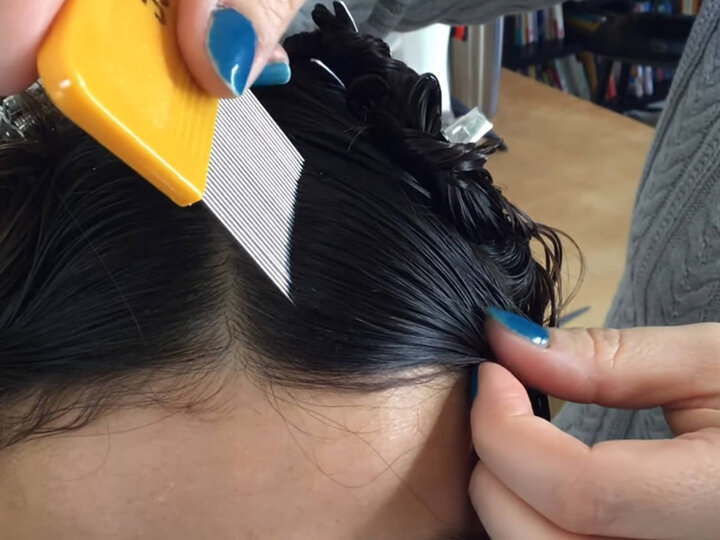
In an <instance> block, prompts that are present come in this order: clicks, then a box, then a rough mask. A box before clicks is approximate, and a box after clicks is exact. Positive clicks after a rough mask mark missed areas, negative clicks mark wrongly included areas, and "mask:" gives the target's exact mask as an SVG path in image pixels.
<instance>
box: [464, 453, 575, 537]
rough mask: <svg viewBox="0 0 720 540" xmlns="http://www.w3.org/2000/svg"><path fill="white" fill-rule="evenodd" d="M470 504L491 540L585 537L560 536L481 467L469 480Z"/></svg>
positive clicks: (573, 535)
mask: <svg viewBox="0 0 720 540" xmlns="http://www.w3.org/2000/svg"><path fill="white" fill-rule="evenodd" d="M470 500H471V501H472V504H473V507H474V508H475V512H477V515H478V517H479V518H480V521H481V522H482V524H483V527H484V528H485V530H486V531H487V533H488V535H490V538H492V539H493V540H502V539H505V538H508V539H515V538H533V539H535V540H545V539H547V540H580V539H581V538H584V539H588V538H589V537H587V536H579V535H576V534H572V533H568V532H564V531H562V530H560V529H559V528H558V526H557V525H555V524H554V523H552V522H551V521H549V520H548V519H546V518H544V517H543V516H541V515H540V514H538V513H537V512H536V511H535V510H534V509H533V508H532V507H531V506H529V505H528V504H527V503H525V501H523V500H522V499H520V498H519V497H518V496H516V495H515V494H514V493H513V492H512V491H510V490H509V489H508V488H506V487H505V486H504V485H503V483H502V482H500V481H499V480H498V479H497V478H496V477H495V476H494V475H493V474H492V473H491V472H490V471H489V470H488V469H487V467H485V466H484V465H483V464H482V463H479V464H478V465H477V466H476V467H475V471H474V472H473V475H472V478H471V479H470Z"/></svg>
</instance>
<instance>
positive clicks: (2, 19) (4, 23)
mask: <svg viewBox="0 0 720 540" xmlns="http://www.w3.org/2000/svg"><path fill="white" fill-rule="evenodd" d="M62 3H63V0H32V1H28V0H2V1H1V2H0V96H9V95H12V94H18V93H20V92H22V91H23V90H25V89H26V88H27V87H28V86H30V85H31V84H32V83H34V82H35V81H36V80H37V77H38V74H37V52H38V48H39V47H40V43H41V41H42V39H43V37H44V36H45V33H46V32H47V29H48V28H49V27H50V23H51V22H52V20H53V18H54V17H55V15H57V12H58V11H59V10H60V6H61V5H62Z"/></svg>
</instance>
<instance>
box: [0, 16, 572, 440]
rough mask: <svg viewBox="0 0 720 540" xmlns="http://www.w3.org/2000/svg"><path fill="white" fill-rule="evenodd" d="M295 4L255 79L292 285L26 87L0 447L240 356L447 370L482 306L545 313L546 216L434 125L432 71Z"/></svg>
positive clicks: (158, 392)
mask: <svg viewBox="0 0 720 540" xmlns="http://www.w3.org/2000/svg"><path fill="white" fill-rule="evenodd" d="M314 18H315V21H316V23H317V24H318V26H319V30H318V31H316V32H312V33H307V34H300V35H297V36H294V37H292V38H290V39H288V40H287V42H286V48H287V50H288V52H289V55H290V60H291V64H292V71H293V80H292V81H291V82H290V83H289V84H288V85H286V86H283V87H277V88H267V89H262V90H257V92H256V94H257V96H258V97H259V98H260V100H261V101H262V103H263V104H264V106H265V107H266V108H267V109H268V110H269V111H270V113H271V114H272V115H273V117H274V118H275V119H276V120H277V122H278V123H279V124H280V126H281V127H282V129H283V130H284V131H285V132H286V133H287V134H288V135H289V137H290V138H291V139H292V141H293V142H294V144H295V145H296V146H297V148H298V149H299V151H300V152H301V154H302V155H303V156H304V158H305V169H304V172H303V176H302V179H301V181H300V185H299V192H298V197H297V205H296V219H295V225H294V230H293V237H292V246H291V276H292V293H291V294H292V299H293V302H292V303H291V302H289V301H288V300H287V299H286V298H285V297H283V296H282V295H281V294H280V293H279V292H278V291H277V290H276V289H275V288H274V287H273V285H272V284H271V283H270V282H269V281H268V280H267V279H266V278H265V277H264V275H263V274H262V273H261V272H260V271H259V270H258V269H257V268H256V267H255V265H254V264H253V263H252V261H251V260H250V259H249V258H248V257H247V255H246V254H245V253H244V252H243V250H242V249H240V248H239V247H238V246H237V245H236V244H235V243H234V241H233V240H232V239H231V237H230V236H229V235H228V234H227V233H226V232H225V230H224V229H223V228H222V226H221V225H220V224H219V223H217V222H216V221H215V219H214V218H213V217H212V216H211V214H210V213H209V212H208V211H206V209H205V208H204V207H203V206H202V205H197V206H194V207H191V208H179V207H176V206H174V205H173V204H172V203H171V202H170V201H169V200H167V199H166V198H165V197H164V196H163V195H162V194H160V193H159V192H157V191H156V190H155V189H154V188H153V187H151V185H150V184H148V183H147V182H145V181H144V180H142V179H141V178H140V177H138V175H137V174H135V173H134V172H133V171H132V170H130V169H129V168H128V167H126V166H125V165H124V164H123V163H121V162H120V161H119V160H118V159H117V158H115V157H114V156H112V155H111V154H110V153H108V152H107V151H106V150H104V149H103V148H102V147H100V146H99V145H98V144H97V143H96V142H95V141H94V140H92V139H91V138H90V137H88V136H87V135H86V134H84V133H83V132H81V131H80V130H79V129H77V128H76V127H74V126H73V125H72V124H70V123H69V122H68V121H67V120H65V119H63V118H61V117H60V116H59V115H58V113H57V112H55V111H54V110H52V108H50V107H49V106H48V105H47V103H46V102H43V101H42V100H40V101H38V100H35V99H31V98H29V97H28V98H26V101H25V106H26V107H28V108H29V109H30V110H31V115H32V116H31V118H32V119H33V123H34V125H33V128H32V129H31V130H28V134H27V136H26V137H25V138H24V139H19V140H13V141H10V140H5V141H2V142H0V446H2V445H9V444H13V443H15V442H18V441H20V440H23V439H25V438H27V437H30V436H37V435H42V434H45V433H52V432H55V431H57V430H64V429H71V428H74V427H78V426H81V425H84V424H85V423H87V422H88V421H90V420H91V419H92V418H94V417H95V416H96V415H97V414H99V413H101V412H102V411H104V410H107V409H108V408H113V407H118V406H123V405H137V404H138V403H162V404H166V405H170V404H172V403H182V404H183V406H185V405H186V404H187V403H191V402H192V401H193V400H194V399H197V395H198V394H197V392H196V388H195V386H196V385H198V384H202V381H205V380H207V379H208V378H209V377H210V376H211V375H214V374H216V373H221V372H232V371H233V370H235V369H237V368H238V367H240V368H242V369H250V370H252V371H253V372H254V373H257V374H258V376H260V377H261V378H264V380H267V381H274V382H278V383H281V384H291V385H311V386H326V387H335V388H341V389H351V390H360V391H368V390H374V389H380V388H386V387H391V386H395V385H400V384H407V383H411V382H416V381H418V380H422V379H426V378H428V377H433V376H435V375H437V374H438V373H439V372H443V371H446V370H450V371H453V370H455V371H459V370H461V369H462V368H465V367H467V366H470V365H473V364H476V363H478V362H481V361H483V360H484V359H488V358H491V356H492V355H491V351H490V350H489V348H488V344H487V341H486V337H485V332H484V330H483V326H484V321H485V313H486V309H487V308H488V307H489V306H497V307H500V308H504V309H509V310H513V311H515V312H518V313H522V314H524V315H526V316H527V317H529V318H531V319H533V320H535V321H542V322H545V323H547V324H551V325H552V324H554V323H555V322H556V320H557V315H558V310H559V304H560V299H559V269H560V264H561V259H562V249H561V244H560V241H559V238H558V235H557V234H556V233H555V232H554V231H553V230H552V229H550V228H548V227H545V226H543V225H539V224H537V223H534V222H533V221H532V220H531V219H530V218H529V217H528V216H526V215H525V214H523V213H522V212H521V211H519V210H518V209H517V208H515V206H513V205H512V204H511V203H510V202H508V201H507V200H506V199H505V198H504V197H503V195H502V194H501V192H500V190H499V189H497V188H496V187H495V186H494V185H493V182H492V179H491V177H490V174H489V172H488V171H487V170H486V169H485V162H486V156H487V154H488V152H489V151H490V150H491V149H489V148H482V147H477V146H475V145H471V144H451V143H449V142H448V141H447V140H446V139H445V137H444V136H443V134H442V131H441V123H440V114H441V107H440V103H441V102H440V90H439V86H438V83H437V81H436V79H435V78H434V77H432V76H429V75H424V76H419V75H417V74H416V73H415V72H413V71H412V70H411V69H409V68H408V67H406V66H405V65H403V64H402V63H400V62H397V61H395V60H393V59H391V58H390V55H389V52H388V48H387V46H386V45H385V44H384V43H383V42H381V41H379V40H377V39H374V38H372V37H368V36H363V35H359V34H357V33H355V32H354V30H353V29H352V25H351V23H350V21H348V20H347V19H346V18H345V17H343V16H342V15H340V16H335V15H332V14H331V13H330V12H329V11H328V10H327V9H325V8H323V7H318V8H316V10H315V12H314ZM313 59H316V60H320V61H321V62H322V63H324V64H325V65H326V66H328V67H329V68H330V69H331V70H332V71H334V72H335V73H336V74H337V76H338V77H339V78H340V80H341V81H342V84H340V83H339V82H338V81H337V80H336V79H335V78H334V77H333V76H331V75H330V74H329V73H328V72H327V71H325V70H324V69H323V68H322V67H321V66H319V65H318V63H317V62H315V61H314V60H313ZM533 241H537V245H538V246H540V247H541V250H540V252H539V253H540V257H539V260H536V259H534V258H533V255H532V251H531V243H532V242H533Z"/></svg>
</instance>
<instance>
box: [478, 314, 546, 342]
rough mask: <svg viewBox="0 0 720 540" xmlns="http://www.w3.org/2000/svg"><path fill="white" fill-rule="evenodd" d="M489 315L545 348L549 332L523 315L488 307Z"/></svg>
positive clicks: (512, 330)
mask: <svg viewBox="0 0 720 540" xmlns="http://www.w3.org/2000/svg"><path fill="white" fill-rule="evenodd" d="M488 313H489V314H490V316H491V317H492V318H493V319H495V320H496V321H497V322H499V323H500V324H502V325H503V326H504V327H505V328H507V329H508V330H510V331H511V332H514V333H516V334H517V335H519V336H522V337H524V338H525V339H527V340H528V341H530V342H531V343H533V344H534V345H537V346H538V347H542V348H545V347H547V346H548V342H549V341H550V332H548V331H547V328H543V327H542V326H540V325H539V324H536V323H534V322H532V321H530V320H528V319H526V318H525V317H521V316H520V315H517V314H515V313H511V312H509V311H503V310H501V309H497V308H490V309H488Z"/></svg>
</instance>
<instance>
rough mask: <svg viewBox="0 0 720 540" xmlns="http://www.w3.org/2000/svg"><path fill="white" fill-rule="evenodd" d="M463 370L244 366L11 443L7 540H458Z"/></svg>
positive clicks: (4, 464)
mask: <svg viewBox="0 0 720 540" xmlns="http://www.w3.org/2000/svg"><path fill="white" fill-rule="evenodd" d="M469 406H470V405H469V399H468V396H467V385H466V381H465V380H464V378H460V377H457V376H449V375H444V376H442V377H438V378H436V379H434V380H433V381H432V382H431V383H427V384H423V385H417V386H409V387H403V388H396V389H393V390H388V391H383V392H376V393H348V392H345V391H343V392H337V391H332V390H309V389H304V390H292V389H289V388H282V387H277V386H271V385H267V384H263V383H258V382H257V380H256V379H255V378H254V377H248V376H247V375H246V374H244V373H241V374H235V375H233V377H232V378H231V379H230V380H229V381H226V382H225V383H224V384H223V385H222V390H221V391H220V392H219V393H218V394H217V395H215V396H214V397H213V398H212V403H209V404H206V405H205V406H203V407H201V408H200V409H198V410H179V411H175V412H171V411H168V410H166V409H162V408H159V407H148V408H140V407H128V408H125V409H123V410H117V411H115V412H110V413H108V414H106V415H103V416H101V417H100V418H99V419H98V420H96V421H95V422H92V423H91V424H90V425H88V426H86V427H84V428H82V429H80V430H77V431H72V432H67V433H61V434H57V435H51V436H48V437H45V438H40V439H35V440H30V441H27V442H23V443H20V444H18V445H16V446H13V447H11V448H9V449H6V450H3V451H0V483H1V484H2V486H3V489H2V490H0V523H2V524H3V526H2V530H0V538H8V539H10V538H12V539H13V540H24V539H35V538H53V539H56V540H62V539H73V540H76V539H84V538H88V539H102V538H112V539H117V540H130V539H138V538H154V539H158V540H161V539H165V538H167V539H173V540H177V539H197V538H213V539H218V540H223V539H228V540H229V539H237V538H333V539H340V540H342V539H353V538H383V539H393V538H398V539H400V538H414V539H420V540H423V539H428V540H431V539H436V538H447V537H448V536H449V535H450V534H457V533H459V532H462V533H467V532H469V531H474V532H477V531H478V528H479V522H478V520H477V517H476V515H475V513H474V511H473V509H472V507H471V505H470V502H469V499H468V497H467V482H468V479H469V475H470V471H471V469H472V465H473V464H474V460H475V458H474V456H473V453H472V450H471V442H470V436H469V424H468V418H469V416H468V411H469Z"/></svg>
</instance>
